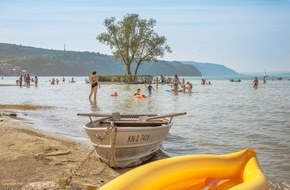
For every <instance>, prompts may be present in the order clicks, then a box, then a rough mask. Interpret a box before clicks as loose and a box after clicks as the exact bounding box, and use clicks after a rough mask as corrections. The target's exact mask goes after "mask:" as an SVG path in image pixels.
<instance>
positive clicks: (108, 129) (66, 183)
mask: <svg viewBox="0 0 290 190" xmlns="http://www.w3.org/2000/svg"><path fill="white" fill-rule="evenodd" d="M113 127H114V125H113V126H112V125H110V126H108V127H107V130H106V131H104V134H103V135H100V136H101V137H99V138H100V139H101V140H100V142H98V144H97V145H95V146H96V147H98V146H99V145H100V143H101V142H102V141H103V140H104V139H106V138H107V136H108V134H109V133H108V132H109V131H112V129H113ZM116 134H117V133H116ZM115 138H116V137H115ZM114 141H116V139H115V140H114ZM115 143H116V142H115ZM94 151H95V149H93V150H92V151H91V152H90V153H89V154H88V156H87V157H86V158H85V159H84V160H83V161H82V162H81V163H80V164H79V165H78V166H77V167H76V169H75V170H74V171H72V172H71V175H70V176H69V177H68V178H67V179H66V180H65V185H69V184H70V183H71V181H72V178H73V176H75V175H76V173H77V172H78V171H79V170H80V168H81V167H82V166H83V165H84V164H85V163H86V162H87V161H88V160H89V158H90V157H91V155H92V154H93V152H94Z"/></svg>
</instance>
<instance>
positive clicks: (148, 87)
mask: <svg viewBox="0 0 290 190" xmlns="http://www.w3.org/2000/svg"><path fill="white" fill-rule="evenodd" d="M147 89H148V92H149V96H151V94H152V90H154V91H155V89H154V88H153V86H152V84H151V82H149V84H148V86H147Z"/></svg>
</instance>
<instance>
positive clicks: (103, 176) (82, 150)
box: [0, 109, 128, 189]
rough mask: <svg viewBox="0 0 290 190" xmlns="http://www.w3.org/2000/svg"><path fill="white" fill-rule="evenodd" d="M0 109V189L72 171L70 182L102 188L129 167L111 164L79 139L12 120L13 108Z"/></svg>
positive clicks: (52, 178) (61, 178)
mask: <svg viewBox="0 0 290 190" xmlns="http://www.w3.org/2000/svg"><path fill="white" fill-rule="evenodd" d="M0 113H1V114H0V171H1V174H0V189H13V188H19V187H23V186H25V185H27V184H29V183H33V182H43V181H51V182H55V183H59V182H60V181H64V180H66V179H68V178H69V177H70V176H71V175H73V176H72V180H71V183H70V184H69V185H70V186H72V185H73V186H77V187H79V188H81V189H86V187H87V186H88V185H92V186H93V187H95V188H99V187H101V186H102V185H104V184H105V183H107V182H109V181H111V180H112V179H114V178H116V177H117V176H119V175H120V174H121V173H124V172H126V171H128V169H127V170H114V169H112V168H110V167H109V166H107V165H106V164H104V163H102V162H101V161H100V160H99V159H98V158H97V156H96V155H95V152H94V151H93V150H92V149H88V148H86V147H85V146H84V145H83V144H81V143H79V142H76V141H73V140H71V139H67V138H65V137H62V136H59V135H55V134H52V133H48V132H44V131H41V130H38V129H37V130H36V129H34V128H32V126H30V125H28V124H24V123H20V122H15V121H11V119H10V113H13V112H10V111H5V110H3V109H0ZM84 161H85V162H84Z"/></svg>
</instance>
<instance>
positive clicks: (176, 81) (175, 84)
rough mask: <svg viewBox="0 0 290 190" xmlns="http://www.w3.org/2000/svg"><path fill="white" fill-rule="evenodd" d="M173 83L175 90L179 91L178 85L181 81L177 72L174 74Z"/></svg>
mask: <svg viewBox="0 0 290 190" xmlns="http://www.w3.org/2000/svg"><path fill="white" fill-rule="evenodd" d="M172 83H173V91H174V92H175V93H177V92H178V85H179V84H180V81H179V78H178V76H177V74H175V75H174V78H173V81H172Z"/></svg>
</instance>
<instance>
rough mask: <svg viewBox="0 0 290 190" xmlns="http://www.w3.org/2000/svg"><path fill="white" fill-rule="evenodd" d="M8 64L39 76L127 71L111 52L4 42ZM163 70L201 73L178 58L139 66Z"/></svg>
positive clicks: (1, 56)
mask: <svg viewBox="0 0 290 190" xmlns="http://www.w3.org/2000/svg"><path fill="white" fill-rule="evenodd" d="M4 64H5V65H11V67H12V68H17V69H18V70H26V71H27V72H28V73H33V74H36V75H39V76H87V75H88V74H89V73H91V72H92V71H94V70H95V71H97V73H98V74H125V71H124V69H123V63H122V62H121V61H116V60H114V58H113V57H112V56H109V55H104V54H100V53H94V52H78V51H61V50H49V49H43V48H35V47H28V46H22V45H14V44H6V43H0V66H1V65H2V66H3V65H4ZM133 70H134V65H133V66H132V71H133ZM2 72H3V71H2ZM161 73H162V74H163V75H168V76H171V75H174V74H175V73H177V74H178V75H180V76H201V73H200V72H199V70H197V69H196V68H195V67H194V66H192V65H186V64H182V63H180V62H177V61H174V62H169V61H158V62H156V63H143V64H142V65H141V66H140V68H139V70H138V74H148V75H156V76H157V75H160V74H161ZM12 74H16V73H12Z"/></svg>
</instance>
